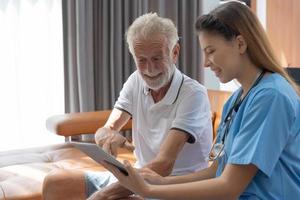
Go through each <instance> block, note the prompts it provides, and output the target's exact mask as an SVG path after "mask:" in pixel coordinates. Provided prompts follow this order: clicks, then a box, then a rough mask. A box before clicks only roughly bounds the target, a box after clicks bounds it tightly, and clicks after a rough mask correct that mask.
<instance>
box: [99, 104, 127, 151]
mask: <svg viewBox="0 0 300 200" xmlns="http://www.w3.org/2000/svg"><path fill="white" fill-rule="evenodd" d="M130 117H131V116H130V114H128V113H127V112H124V111H121V110H119V109H116V108H114V109H113V110H112V112H111V114H110V116H109V118H108V120H107V122H106V123H105V125H104V126H103V127H101V128H99V129H98V130H97V131H96V133H95V141H96V143H97V144H98V145H99V146H101V147H102V148H103V149H104V150H105V151H106V152H108V153H109V154H112V155H114V156H117V149H118V147H125V148H127V149H129V150H132V149H133V146H132V145H131V144H130V143H129V142H128V141H127V139H126V138H125V137H123V136H122V135H120V134H119V131H120V130H121V128H122V127H123V126H124V125H125V124H126V123H127V121H128V120H129V119H130Z"/></svg>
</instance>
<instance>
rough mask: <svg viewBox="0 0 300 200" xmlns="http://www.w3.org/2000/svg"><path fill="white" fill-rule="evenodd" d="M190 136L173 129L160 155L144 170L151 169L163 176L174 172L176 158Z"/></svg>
mask: <svg viewBox="0 0 300 200" xmlns="http://www.w3.org/2000/svg"><path fill="white" fill-rule="evenodd" d="M188 138H189V135H188V134H187V133H185V132H183V131H180V130H175V129H171V130H169V132H168V135H167V137H166V138H165V140H164V142H163V143H162V144H161V146H160V150H159V153H158V155H157V156H156V157H155V158H154V160H152V161H151V162H150V163H149V164H147V165H146V166H145V167H144V168H150V169H151V170H153V171H155V172H156V173H158V174H160V175H162V176H168V175H170V174H171V172H172V170H173V166H174V164H175V161H176V158H177V156H178V154H179V152H180V151H181V150H182V148H183V146H184V144H185V143H186V142H187V140H188Z"/></svg>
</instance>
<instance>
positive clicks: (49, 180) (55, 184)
mask: <svg viewBox="0 0 300 200" xmlns="http://www.w3.org/2000/svg"><path fill="white" fill-rule="evenodd" d="M66 176H67V171H66V170H62V169H59V170H54V171H52V172H50V173H49V174H47V176H46V177H45V178H44V182H43V189H42V194H43V199H44V200H50V199H54V195H56V194H58V193H59V190H63V189H64V187H63V186H64V185H65V184H64V181H66Z"/></svg>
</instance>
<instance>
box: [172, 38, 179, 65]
mask: <svg viewBox="0 0 300 200" xmlns="http://www.w3.org/2000/svg"><path fill="white" fill-rule="evenodd" d="M179 52H180V45H179V44H178V43H177V44H176V45H175V46H174V47H173V49H172V61H173V63H174V64H176V63H177V59H178V57H179Z"/></svg>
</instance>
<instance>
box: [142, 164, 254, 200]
mask: <svg viewBox="0 0 300 200" xmlns="http://www.w3.org/2000/svg"><path fill="white" fill-rule="evenodd" d="M256 173H257V167H256V166H255V165H231V164H229V165H227V166H226V167H225V169H224V172H223V174H222V175H221V176H220V177H217V178H213V179H208V180H203V181H196V182H189V183H184V184H173V185H161V186H158V185H150V186H149V187H148V188H147V190H146V191H145V192H146V193H145V194H144V195H145V196H146V197H151V198H162V199H172V200H175V199H187V198H188V199H189V200H193V199H195V200H198V199H224V200H230V199H232V200H235V199H237V198H238V197H239V196H240V195H241V193H243V191H244V190H245V189H246V187H247V186H248V184H249V183H250V182H251V180H252V179H253V177H254V176H255V174H256Z"/></svg>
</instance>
